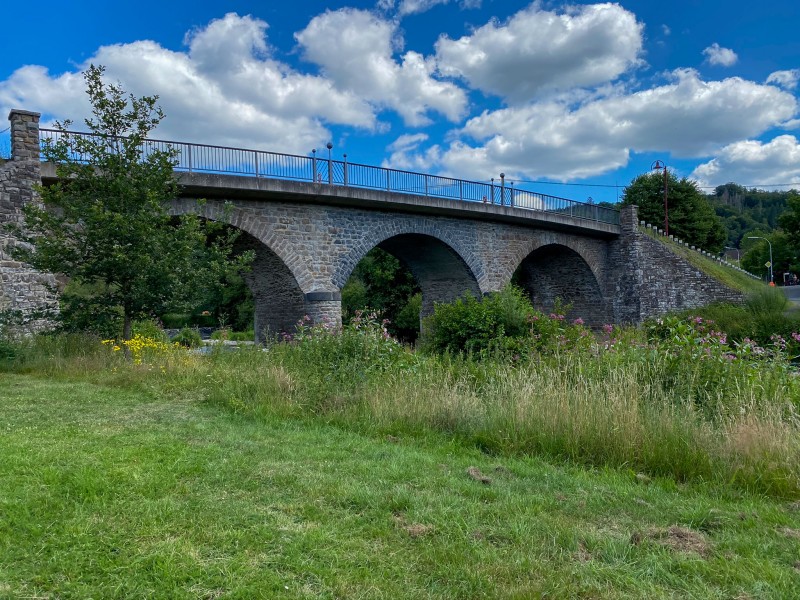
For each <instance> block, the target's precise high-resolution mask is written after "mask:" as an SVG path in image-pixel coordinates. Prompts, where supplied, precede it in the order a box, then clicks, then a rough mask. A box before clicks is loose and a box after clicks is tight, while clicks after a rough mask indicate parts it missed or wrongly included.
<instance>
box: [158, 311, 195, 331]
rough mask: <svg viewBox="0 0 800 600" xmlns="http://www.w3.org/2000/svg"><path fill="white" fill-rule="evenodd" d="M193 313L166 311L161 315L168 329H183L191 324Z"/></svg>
mask: <svg viewBox="0 0 800 600" xmlns="http://www.w3.org/2000/svg"><path fill="white" fill-rule="evenodd" d="M190 320H191V315H189V314H187V313H166V314H164V315H162V316H161V322H162V323H163V324H164V327H166V328H167V329H182V328H184V327H186V326H187V325H189V321H190Z"/></svg>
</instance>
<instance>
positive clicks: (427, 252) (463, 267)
mask: <svg viewBox="0 0 800 600" xmlns="http://www.w3.org/2000/svg"><path fill="white" fill-rule="evenodd" d="M437 233H438V232H437ZM442 237H443V236H441V235H435V234H433V233H432V232H425V231H424V230H412V231H408V230H406V231H402V232H392V233H390V234H388V235H384V236H383V237H381V238H380V239H378V240H372V241H373V243H372V244H371V245H369V244H368V243H367V242H364V243H362V244H359V245H358V246H357V247H356V248H354V249H353V250H352V251H351V252H350V253H349V255H348V256H347V257H346V258H344V259H343V260H342V261H341V263H340V265H339V268H338V269H337V271H336V274H335V276H334V283H335V284H336V285H337V286H338V287H339V288H340V289H341V288H342V287H343V286H344V284H345V283H346V282H347V279H348V278H349V277H350V274H351V273H352V272H353V269H354V268H355V266H356V265H357V264H358V262H359V261H360V260H361V259H362V258H363V257H364V256H365V255H366V254H367V252H369V251H370V250H372V248H376V247H377V248H381V249H382V250H385V251H387V252H388V253H389V254H391V255H393V256H394V257H395V258H397V259H398V260H400V262H402V263H403V264H404V265H405V266H406V267H407V268H408V269H409V270H410V271H411V273H412V274H413V275H414V277H415V279H416V280H417V283H418V284H419V286H420V288H421V289H422V311H421V316H423V317H424V316H427V315H429V314H432V313H433V307H434V305H435V304H436V303H443V302H452V301H453V300H455V299H456V298H459V297H460V296H462V295H463V294H464V293H471V294H473V295H475V296H480V295H481V286H480V284H479V282H478V277H476V274H475V270H474V269H473V267H472V266H471V265H470V263H469V262H468V261H470V262H472V264H473V265H479V264H480V263H478V261H477V259H476V258H475V257H474V256H473V255H472V253H466V254H467V259H466V260H465V258H464V255H463V254H462V253H461V252H459V251H457V250H456V249H454V248H453V247H452V246H451V245H450V244H448V243H447V242H445V241H443V240H442V239H441V238H442ZM481 272H482V269H481Z"/></svg>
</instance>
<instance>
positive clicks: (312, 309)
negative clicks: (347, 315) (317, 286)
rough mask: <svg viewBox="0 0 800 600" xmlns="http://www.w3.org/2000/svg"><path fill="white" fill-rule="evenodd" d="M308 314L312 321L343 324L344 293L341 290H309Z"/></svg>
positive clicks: (339, 325)
mask: <svg viewBox="0 0 800 600" xmlns="http://www.w3.org/2000/svg"><path fill="white" fill-rule="evenodd" d="M305 308H306V314H307V315H308V316H309V317H310V318H311V322H312V323H327V324H329V325H330V326H331V327H337V328H338V327H341V326H342V294H341V293H340V292H309V293H307V294H306V295H305Z"/></svg>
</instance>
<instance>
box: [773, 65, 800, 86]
mask: <svg viewBox="0 0 800 600" xmlns="http://www.w3.org/2000/svg"><path fill="white" fill-rule="evenodd" d="M798 81H800V69H790V70H787V71H775V72H774V73H770V74H769V76H768V77H767V83H774V84H775V85H778V86H780V87H782V88H784V89H787V90H794V89H796V88H797V83H798Z"/></svg>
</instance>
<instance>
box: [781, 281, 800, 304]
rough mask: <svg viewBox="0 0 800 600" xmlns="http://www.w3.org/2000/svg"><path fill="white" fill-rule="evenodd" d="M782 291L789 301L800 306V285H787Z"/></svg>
mask: <svg viewBox="0 0 800 600" xmlns="http://www.w3.org/2000/svg"><path fill="white" fill-rule="evenodd" d="M781 289H782V290H783V293H784V294H786V297H787V298H789V300H791V301H792V302H794V303H795V304H800V285H787V286H785V287H782V288H781Z"/></svg>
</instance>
